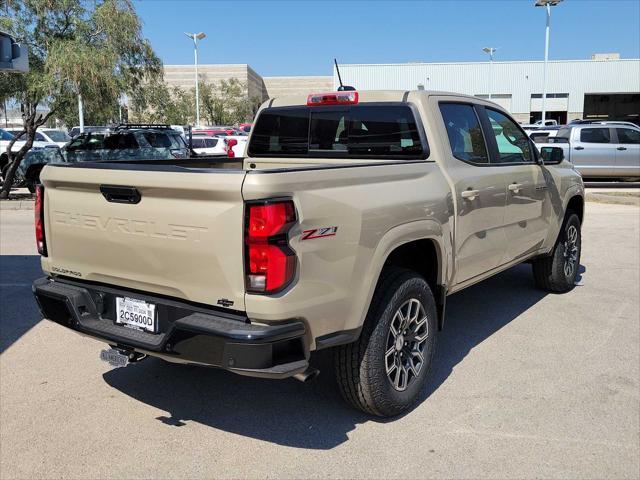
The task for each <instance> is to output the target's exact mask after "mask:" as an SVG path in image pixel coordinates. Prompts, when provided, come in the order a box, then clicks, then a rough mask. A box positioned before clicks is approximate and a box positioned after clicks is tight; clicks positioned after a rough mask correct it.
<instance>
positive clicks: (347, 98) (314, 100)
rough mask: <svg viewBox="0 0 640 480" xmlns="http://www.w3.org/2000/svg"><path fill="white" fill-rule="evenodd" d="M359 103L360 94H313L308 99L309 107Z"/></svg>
mask: <svg viewBox="0 0 640 480" xmlns="http://www.w3.org/2000/svg"><path fill="white" fill-rule="evenodd" d="M356 103H358V92H354V91H351V90H350V91H347V92H329V93H312V94H311V95H309V96H308V97H307V106H310V107H313V106H316V105H354V104H356Z"/></svg>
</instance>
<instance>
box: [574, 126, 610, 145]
mask: <svg viewBox="0 0 640 480" xmlns="http://www.w3.org/2000/svg"><path fill="white" fill-rule="evenodd" d="M580 141H581V142H583V143H611V134H610V133H609V129H608V128H583V129H582V130H581V131H580Z"/></svg>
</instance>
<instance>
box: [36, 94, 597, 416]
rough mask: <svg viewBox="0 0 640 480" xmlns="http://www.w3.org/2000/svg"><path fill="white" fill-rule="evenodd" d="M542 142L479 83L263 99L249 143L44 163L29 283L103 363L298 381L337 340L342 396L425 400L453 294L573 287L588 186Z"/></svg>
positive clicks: (384, 412)
mask: <svg viewBox="0 0 640 480" xmlns="http://www.w3.org/2000/svg"><path fill="white" fill-rule="evenodd" d="M541 156H542V157H544V160H543V158H541ZM541 156H540V155H539V153H538V151H537V150H536V147H535V146H534V144H533V143H532V142H531V141H530V140H529V138H528V137H527V135H526V133H525V132H524V131H523V130H522V129H521V128H520V126H519V125H518V124H517V123H516V122H515V121H514V120H513V119H512V118H511V117H510V116H509V114H508V113H507V112H505V111H504V110H503V109H501V108H500V107H499V106H497V105H496V104H494V103H491V102H488V101H484V100H481V99H478V98H473V97H468V96H463V95H457V94H452V93H441V92H425V91H411V92H409V91H407V92H402V91H400V92H398V91H362V92H356V91H340V92H332V93H324V94H312V95H309V96H308V97H307V96H291V97H282V98H276V99H272V100H269V101H268V102H266V103H265V104H264V105H263V106H262V108H261V109H260V111H259V113H258V116H257V120H256V123H255V126H254V128H253V130H252V132H251V137H250V139H249V144H248V148H247V156H246V157H245V158H243V159H229V161H228V162H222V163H221V162H220V161H219V160H211V159H209V160H208V159H197V158H196V159H175V160H163V161H159V160H152V161H145V160H143V159H141V160H136V161H133V160H132V161H131V162H127V163H123V162H120V163H118V164H114V163H112V164H108V163H97V162H96V163H76V164H68V165H56V166H53V165H52V166H47V167H46V168H45V169H44V171H43V172H42V175H41V178H42V186H41V187H40V188H39V189H38V194H37V200H36V237H37V243H38V248H39V250H40V253H41V254H42V268H43V270H44V271H45V272H46V275H47V276H46V277H45V278H42V279H40V280H37V281H36V282H35V283H34V285H33V290H34V293H35V296H36V299H37V301H38V304H39V306H40V308H41V310H42V313H43V315H44V317H45V318H48V319H51V320H53V321H55V322H57V323H59V324H61V325H64V326H65V327H68V328H71V329H73V330H75V331H77V332H79V333H81V334H84V335H87V336H90V337H93V338H96V339H99V340H102V341H104V342H106V343H108V344H110V345H111V347H112V348H111V349H110V350H109V349H107V350H104V351H103V352H102V357H103V359H105V360H107V361H110V362H111V363H113V364H116V365H120V366H122V365H126V364H127V363H129V362H135V361H137V360H140V359H141V358H143V357H144V356H146V355H153V356H157V357H161V358H163V359H165V360H169V361H174V362H187V363H194V364H201V365H207V366H215V367H219V368H223V369H227V370H230V371H233V372H236V373H239V374H244V375H252V376H262V377H269V378H285V377H291V376H294V377H296V378H298V379H301V380H306V379H308V378H310V377H312V376H314V375H315V373H317V371H316V370H314V369H312V368H311V367H310V366H309V358H310V354H311V353H312V352H314V351H317V350H321V349H326V348H333V349H334V350H335V369H336V375H337V378H338V383H339V385H340V388H341V390H342V393H343V395H344V397H345V399H346V400H348V401H349V402H350V403H351V404H353V405H354V406H355V407H357V408H360V409H362V410H364V411H366V412H369V413H371V414H374V415H380V416H392V415H396V414H398V413H400V412H401V411H403V410H405V409H407V408H409V407H410V406H411V405H412V404H413V403H414V402H415V401H416V400H417V399H418V398H420V394H421V391H422V388H423V386H424V385H425V382H426V380H427V376H428V372H429V369H430V367H431V364H432V362H433V353H434V350H435V345H436V337H437V332H438V330H440V329H442V328H443V326H444V323H445V322H444V312H445V301H446V298H447V296H448V295H449V294H451V293H454V292H456V291H459V290H461V289H463V288H465V287H468V286H469V285H472V284H474V283H477V282H479V281H481V280H483V279H485V278H487V277H489V276H491V275H494V274H496V273H498V272H500V271H502V270H505V269H507V268H509V267H511V266H513V265H516V264H519V263H521V262H526V261H529V262H531V264H532V266H533V277H534V279H535V283H536V284H537V285H538V286H539V287H540V288H543V289H546V290H548V291H553V292H567V291H569V290H571V289H572V288H573V285H574V282H575V278H576V275H577V271H578V266H579V262H580V241H581V240H580V239H581V237H580V225H581V223H582V220H583V212H584V189H583V184H582V180H581V177H580V175H579V174H578V173H576V171H575V170H574V169H573V167H572V165H571V164H570V163H568V162H566V161H564V160H563V159H562V151H561V150H555V149H553V148H547V149H546V150H544V151H543V152H542V155H541ZM491 300H492V299H491V298H490V297H488V298H487V301H491ZM494 301H496V302H500V301H502V299H501V298H500V295H498V294H496V295H495V300H494Z"/></svg>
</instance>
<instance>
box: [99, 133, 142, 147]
mask: <svg viewBox="0 0 640 480" xmlns="http://www.w3.org/2000/svg"><path fill="white" fill-rule="evenodd" d="M102 148H104V149H106V150H127V149H135V148H138V142H137V141H136V139H135V137H134V136H133V134H131V133H115V134H113V135H109V136H108V137H106V138H105V139H104V144H103V147H102Z"/></svg>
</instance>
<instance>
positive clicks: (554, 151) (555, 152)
mask: <svg viewBox="0 0 640 480" xmlns="http://www.w3.org/2000/svg"><path fill="white" fill-rule="evenodd" d="M540 156H541V157H542V159H543V160H544V163H545V164H547V165H557V164H558V163H560V162H562V160H564V150H562V148H560V147H542V148H541V149H540Z"/></svg>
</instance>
